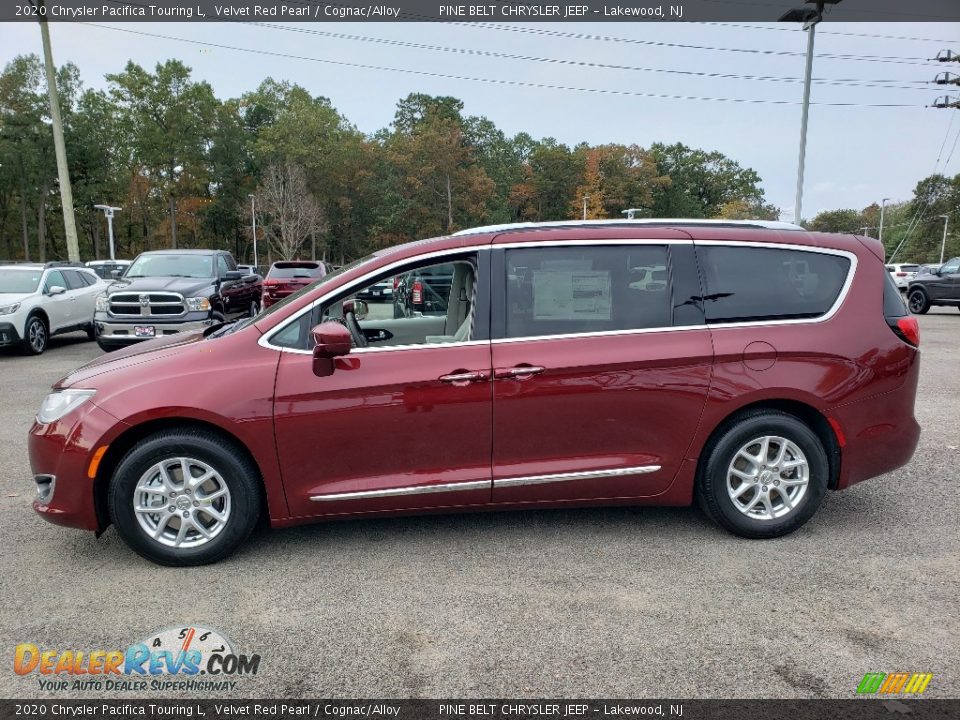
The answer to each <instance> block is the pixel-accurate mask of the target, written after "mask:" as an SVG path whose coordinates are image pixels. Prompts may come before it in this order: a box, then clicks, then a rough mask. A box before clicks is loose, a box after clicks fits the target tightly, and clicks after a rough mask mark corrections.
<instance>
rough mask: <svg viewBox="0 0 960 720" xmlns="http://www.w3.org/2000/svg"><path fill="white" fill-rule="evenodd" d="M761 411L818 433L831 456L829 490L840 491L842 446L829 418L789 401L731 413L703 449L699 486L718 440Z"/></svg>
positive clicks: (778, 400)
mask: <svg viewBox="0 0 960 720" xmlns="http://www.w3.org/2000/svg"><path fill="white" fill-rule="evenodd" d="M758 410H759V411H762V410H779V411H780V412H784V413H787V414H788V415H793V416H794V417H795V418H797V419H798V420H800V421H801V422H803V423H804V424H805V425H806V426H807V427H809V428H810V429H811V430H812V431H813V432H814V434H815V435H816V436H817V437H818V438H819V440H820V442H821V443H823V449H824V452H826V454H827V465H828V467H829V468H830V477H829V479H828V481H827V487H828V488H829V489H830V490H836V489H837V484H838V482H839V479H840V463H841V454H840V442H839V441H838V439H837V435H836V432H835V431H834V429H833V427H831V425H830V422H829V421H828V420H827V418H826V416H825V415H824V414H823V413H822V412H820V411H819V410H818V409H817V408H815V407H813V406H812V405H809V404H807V403H805V402H801V401H799V400H788V399H786V398H776V399H764V400H757V401H756V402H752V403H749V404H748V405H744V406H742V407H739V408H737V409H736V410H733V411H731V412H730V413H729V414H728V415H727V416H726V417H724V418H723V419H722V420H720V422H718V423H717V424H716V426H715V427H714V429H713V431H712V432H711V433H710V435H709V436H708V437H707V440H706V442H705V443H704V445H703V451H702V452H701V453H700V457H699V458H698V459H697V473H696V482H697V484H699V483H700V478H701V475H702V473H703V470H704V468H705V467H706V463H707V460H708V458H709V456H710V452H711V451H712V449H713V446H714V444H715V443H716V442H717V440H718V438H719V437H720V436H721V435H722V434H723V433H724V432H725V431H726V430H727V429H728V428H729V427H730V426H731V425H733V424H734V423H735V422H737V421H738V420H739V419H740V418H741V417H743V416H744V415H747V414H749V413H751V412H754V411H758Z"/></svg>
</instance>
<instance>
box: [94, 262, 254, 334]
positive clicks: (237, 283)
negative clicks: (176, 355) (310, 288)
mask: <svg viewBox="0 0 960 720" xmlns="http://www.w3.org/2000/svg"><path fill="white" fill-rule="evenodd" d="M261 288H262V279H261V278H260V277H259V276H257V275H250V274H245V273H243V272H242V271H240V270H238V269H237V263H236V262H235V261H234V259H233V256H232V255H231V254H230V253H228V252H226V251H225V250H154V251H151V252H145V253H141V254H140V255H138V256H137V258H136V260H134V261H133V263H132V264H131V265H130V267H129V268H127V270H126V272H125V273H124V275H123V277H122V278H121V279H119V280H117V281H116V282H114V283H113V284H111V285H110V286H109V287H108V288H107V289H106V291H105V292H103V293H102V294H101V295H100V297H98V298H97V302H96V314H95V316H94V326H95V328H96V338H97V344H98V345H99V346H100V347H101V348H102V349H103V350H106V351H110V350H116V349H117V348H122V347H126V346H128V345H130V344H131V343H137V342H142V341H144V340H150V339H152V338H155V337H162V336H164V335H178V334H180V333H183V332H189V331H191V330H197V329H203V328H208V327H210V326H211V325H216V324H219V323H223V322H226V321H228V320H235V319H237V318H241V317H244V316H250V317H252V316H254V315H256V314H257V313H258V312H260V296H261V294H262V293H261Z"/></svg>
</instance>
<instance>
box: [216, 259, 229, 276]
mask: <svg viewBox="0 0 960 720" xmlns="http://www.w3.org/2000/svg"><path fill="white" fill-rule="evenodd" d="M229 270H230V268H228V267H227V259H226V258H225V257H224V256H223V255H217V273H218V274H219V275H220V277H223V276H224V275H226V274H227V272H228V271H229Z"/></svg>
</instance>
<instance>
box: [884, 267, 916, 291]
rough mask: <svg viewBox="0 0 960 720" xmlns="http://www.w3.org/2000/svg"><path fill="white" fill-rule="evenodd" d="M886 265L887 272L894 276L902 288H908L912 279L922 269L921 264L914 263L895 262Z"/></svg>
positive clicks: (894, 279)
mask: <svg viewBox="0 0 960 720" xmlns="http://www.w3.org/2000/svg"><path fill="white" fill-rule="evenodd" d="M886 267H887V272H889V273H890V275H891V276H892V277H893V282H895V283H896V285H897V287H898V288H900V289H901V290H906V289H907V287H908V286H909V285H910V281H912V280H913V279H914V278H915V277H916V276H917V273H918V272H919V271H920V266H919V265H917V264H914V263H894V264H893V265H887V266H886Z"/></svg>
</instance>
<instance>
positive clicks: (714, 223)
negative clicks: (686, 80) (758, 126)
mask: <svg viewBox="0 0 960 720" xmlns="http://www.w3.org/2000/svg"><path fill="white" fill-rule="evenodd" d="M593 225H602V226H628V227H629V226H634V225H641V226H643V225H645V226H647V227H741V228H762V229H765V230H803V228H802V227H800V226H799V225H794V224H793V223H788V222H781V221H779V220H701V219H696V218H637V219H634V220H556V221H552V222H520V223H504V224H502V225H484V226H482V227H475V228H468V229H466V230H460V231H458V232H455V233H453V234H454V235H473V234H476V233H486V232H509V231H511V230H528V229H538V228H540V229H546V228H553V227H559V228H562V227H587V226H593Z"/></svg>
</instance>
